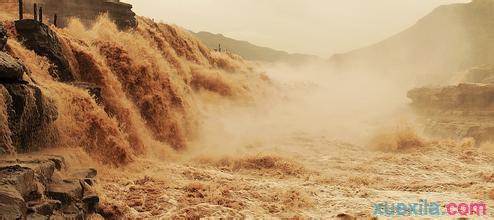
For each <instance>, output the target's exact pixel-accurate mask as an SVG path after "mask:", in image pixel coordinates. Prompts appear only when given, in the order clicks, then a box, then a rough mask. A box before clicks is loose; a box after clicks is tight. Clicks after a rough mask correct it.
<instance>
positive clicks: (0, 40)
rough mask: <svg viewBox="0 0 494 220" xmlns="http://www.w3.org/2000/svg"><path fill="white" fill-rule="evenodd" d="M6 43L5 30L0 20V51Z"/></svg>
mask: <svg viewBox="0 0 494 220" xmlns="http://www.w3.org/2000/svg"><path fill="white" fill-rule="evenodd" d="M6 45H7V31H6V30H5V29H4V28H3V23H2V22H1V21H0V51H2V50H5V46H6Z"/></svg>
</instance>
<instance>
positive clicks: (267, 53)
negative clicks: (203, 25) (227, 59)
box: [194, 31, 318, 63]
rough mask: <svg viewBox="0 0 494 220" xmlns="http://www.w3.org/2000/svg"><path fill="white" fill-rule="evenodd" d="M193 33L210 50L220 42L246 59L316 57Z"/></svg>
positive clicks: (302, 59) (292, 61)
mask: <svg viewBox="0 0 494 220" xmlns="http://www.w3.org/2000/svg"><path fill="white" fill-rule="evenodd" d="M194 34H195V35H196V36H197V38H199V39H200V40H201V41H202V42H203V43H204V44H205V45H206V46H207V47H209V48H210V49H211V50H214V49H217V48H218V45H220V44H221V48H222V49H226V50H229V51H231V52H233V53H235V54H238V55H240V56H242V57H243V58H244V59H247V60H253V61H265V62H276V61H286V62H291V63H299V62H303V61H308V60H312V59H317V58H318V57H316V56H312V55H305V54H289V53H287V52H285V51H279V50H274V49H271V48H268V47H260V46H256V45H254V44H251V43H249V42H247V41H240V40H235V39H232V38H228V37H225V36H223V35H222V34H212V33H209V32H204V31H203V32H199V33H194Z"/></svg>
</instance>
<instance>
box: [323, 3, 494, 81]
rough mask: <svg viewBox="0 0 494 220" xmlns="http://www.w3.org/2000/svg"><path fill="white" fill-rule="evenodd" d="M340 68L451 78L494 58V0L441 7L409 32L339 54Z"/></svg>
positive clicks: (333, 60)
mask: <svg viewBox="0 0 494 220" xmlns="http://www.w3.org/2000/svg"><path fill="white" fill-rule="evenodd" d="M330 61H331V63H332V64H333V65H334V66H336V67H338V68H339V69H340V70H352V71H365V72H374V73H376V72H377V73H380V74H385V75H387V76H391V75H399V76H413V77H415V78H416V79H419V80H420V78H422V79H425V78H427V79H428V80H430V79H435V80H436V81H437V82H441V81H442V80H446V79H449V78H450V77H451V74H453V73H455V72H457V71H461V70H465V69H469V68H470V67H472V66H479V65H483V64H492V63H493V62H494V0H474V1H473V2H471V3H466V4H453V5H445V6H440V7H438V8H437V9H435V10H434V11H433V12H432V13H430V14H429V15H427V16H425V17H424V18H422V19H420V20H419V21H418V22H417V23H416V24H415V25H414V26H412V27H410V28H408V29H407V30H405V31H403V32H401V33H399V34H397V35H395V36H393V37H391V38H389V39H387V40H384V41H382V42H379V43H377V44H374V45H372V46H369V47H366V48H362V49H358V50H355V51H351V52H349V53H346V54H337V55H334V56H333V57H332V58H331V60H330Z"/></svg>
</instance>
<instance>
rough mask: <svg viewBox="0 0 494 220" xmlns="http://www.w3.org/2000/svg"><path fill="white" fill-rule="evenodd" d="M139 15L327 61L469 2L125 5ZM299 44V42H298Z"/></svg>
mask: <svg viewBox="0 0 494 220" xmlns="http://www.w3.org/2000/svg"><path fill="white" fill-rule="evenodd" d="M125 1H126V2H129V3H131V4H133V5H134V8H135V10H136V12H137V13H138V14H141V15H144V16H148V17H152V18H155V19H157V20H162V21H166V22H167V23H175V24H177V25H180V26H182V27H185V28H187V29H190V30H192V31H196V32H197V31H209V32H212V33H222V34H224V35H226V36H229V37H232V38H236V39H239V40H247V41H250V42H251V43H254V44H258V45H260V46H267V47H271V48H274V49H280V50H285V51H288V52H292V53H307V54H314V55H318V56H321V57H329V56H331V55H332V54H334V53H341V52H346V51H348V50H352V49H356V48H359V47H363V46H367V45H369V44H371V43H375V42H377V41H380V40H382V39H385V38H387V37H389V36H391V35H393V34H395V33H397V32H399V31H401V30H403V29H405V28H407V27H409V26H411V25H413V24H414V23H415V22H416V21H417V20H418V19H419V18H421V17H423V16H424V15H426V14H427V13H429V12H430V11H432V9H434V8H435V7H437V6H439V5H443V4H450V3H460V2H469V1H468V0H433V1H431V0H413V1H412V0H375V1H365V0H348V1H335V0H309V1H302V0H289V1H283V0H274V1H263V0H236V1H230V0H183V1H156V0H154V1H151V0H125ZM301 39H304V40H303V41H301Z"/></svg>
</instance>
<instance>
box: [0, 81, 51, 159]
mask: <svg viewBox="0 0 494 220" xmlns="http://www.w3.org/2000/svg"><path fill="white" fill-rule="evenodd" d="M0 94H1V95H2V96H3V101H4V105H5V111H6V113H7V115H6V116H7V119H6V120H7V121H8V123H7V125H8V128H5V129H4V131H3V132H0V133H3V134H2V136H4V137H7V138H8V139H10V140H9V141H7V142H10V143H3V145H6V144H11V145H12V146H11V147H12V148H14V149H15V151H16V152H18V153H22V152H28V151H33V150H37V149H38V148H40V147H42V146H39V144H40V143H50V141H54V139H56V137H54V136H55V135H56V133H55V132H54V130H53V129H52V127H51V124H52V123H53V122H54V121H55V120H56V119H57V117H58V110H57V108H56V105H55V104H54V103H53V100H51V99H50V98H48V97H46V96H45V95H44V94H43V93H42V91H41V89H40V88H39V87H38V86H36V85H25V84H0ZM41 140H42V142H40V141H41Z"/></svg>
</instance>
